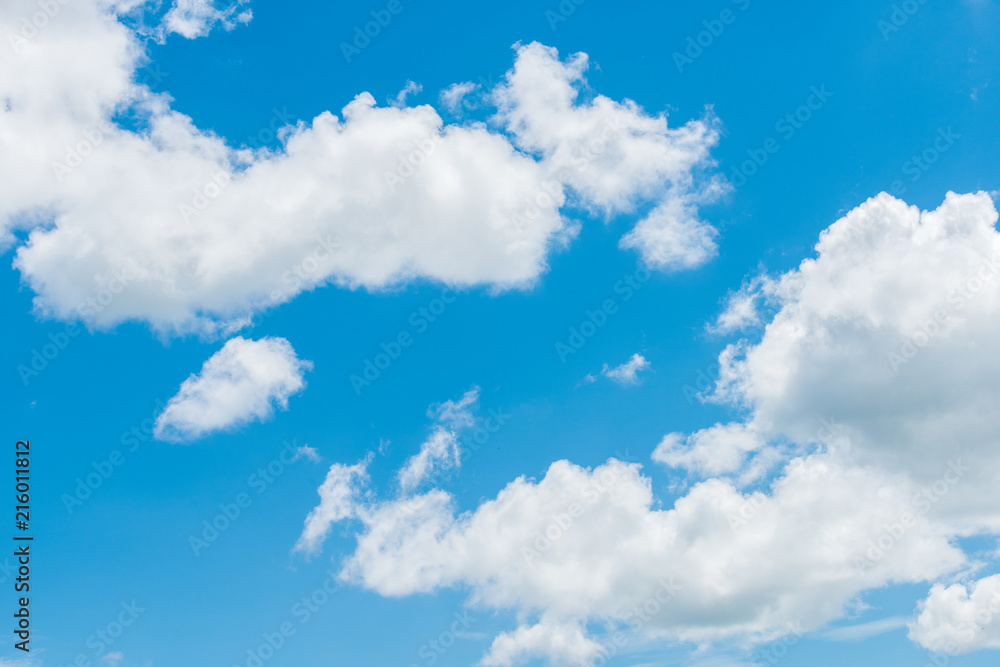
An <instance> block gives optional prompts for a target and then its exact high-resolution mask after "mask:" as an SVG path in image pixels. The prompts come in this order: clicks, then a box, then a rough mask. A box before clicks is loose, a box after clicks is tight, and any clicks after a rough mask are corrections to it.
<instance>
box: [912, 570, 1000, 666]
mask: <svg viewBox="0 0 1000 667" xmlns="http://www.w3.org/2000/svg"><path fill="white" fill-rule="evenodd" d="M909 637H910V639H912V640H913V641H915V642H916V643H918V644H920V645H921V646H923V647H924V648H926V649H928V650H930V651H935V652H943V653H947V654H949V655H958V654H961V653H970V652H972V651H977V650H980V649H984V648H993V649H996V648H1000V575H996V574H995V575H993V576H991V577H985V578H983V579H980V580H978V581H974V582H972V586H971V587H966V586H964V585H962V584H952V585H951V586H944V585H942V584H935V585H934V587H933V588H931V590H930V593H929V594H928V595H927V598H926V599H925V600H923V601H922V602H921V603H920V613H919V615H918V616H917V618H916V620H915V621H914V622H912V623H911V624H910V633H909Z"/></svg>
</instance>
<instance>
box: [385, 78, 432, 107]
mask: <svg viewBox="0 0 1000 667" xmlns="http://www.w3.org/2000/svg"><path fill="white" fill-rule="evenodd" d="M423 89H424V87H423V86H421V85H420V84H419V83H414V82H413V81H407V82H406V85H405V86H404V87H403V89H402V90H401V91H399V92H398V93H396V99H394V100H390V102H389V103H390V104H392V106H394V107H396V108H397V109H402V108H403V107H405V106H406V96H407V95H410V94H414V95H415V94H417V93H419V92H420V91H421V90H423Z"/></svg>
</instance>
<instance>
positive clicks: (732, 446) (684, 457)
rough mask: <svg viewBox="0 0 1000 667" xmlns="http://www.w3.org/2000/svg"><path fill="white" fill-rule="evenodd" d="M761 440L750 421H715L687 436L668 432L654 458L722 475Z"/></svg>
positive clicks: (740, 463) (739, 465) (733, 469)
mask: <svg viewBox="0 0 1000 667" xmlns="http://www.w3.org/2000/svg"><path fill="white" fill-rule="evenodd" d="M764 444H765V443H764V439H763V438H762V437H761V436H760V434H759V433H758V432H757V430H756V429H755V428H754V426H753V425H752V424H751V425H746V424H716V425H714V426H711V427H709V428H705V429H701V430H700V431H697V432H695V433H692V434H691V435H689V436H686V437H685V436H684V434H683V433H670V434H667V435H666V436H664V437H663V440H661V441H660V444H659V445H658V446H657V447H656V449H655V450H654V451H653V460H654V461H657V462H659V463H663V464H666V465H668V466H671V467H674V468H685V469H687V470H690V471H693V472H697V473H700V474H702V475H704V476H710V475H723V474H728V473H733V472H736V471H737V470H739V469H740V468H742V467H743V464H744V462H745V461H746V458H747V455H748V454H749V453H750V452H754V451H757V450H759V449H760V448H761V447H763V446H764Z"/></svg>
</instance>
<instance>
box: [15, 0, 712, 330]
mask: <svg viewBox="0 0 1000 667" xmlns="http://www.w3.org/2000/svg"><path fill="white" fill-rule="evenodd" d="M36 9H37V8H36V6H35V4H34V3H33V2H32V0H12V1H11V2H5V3H3V5H2V7H0V32H3V33H4V34H6V33H8V32H11V33H15V34H16V33H18V32H19V31H20V30H21V18H22V17H23V16H24V15H28V14H30V13H31V12H33V11H36ZM110 11H111V10H109V9H108V7H107V5H106V4H104V3H103V2H102V1H101V0H74V2H72V3H68V4H66V5H61V10H60V12H61V13H60V16H59V17H57V18H58V19H59V20H53V21H51V22H50V23H49V25H47V26H46V27H45V29H44V30H41V31H39V32H38V34H37V35H34V36H33V37H32V38H31V39H28V40H22V41H24V42H25V43H24V44H23V45H19V46H18V48H14V49H3V50H0V51H2V55H0V59H2V62H0V99H3V100H7V107H6V109H5V111H4V112H3V113H0V139H2V141H3V142H4V145H5V150H4V151H3V153H2V154H0V226H2V227H3V229H4V230H5V234H6V236H5V237H4V238H5V239H6V242H7V243H8V244H9V243H12V242H13V240H14V237H13V236H12V235H11V234H10V230H11V229H12V228H16V227H19V228H22V229H29V230H30V235H29V236H28V238H27V241H26V242H24V243H23V244H21V245H20V246H19V247H18V248H17V251H16V256H15V266H16V268H17V269H18V270H19V271H20V272H21V275H22V278H23V280H24V281H25V283H26V284H27V285H28V286H29V287H30V288H31V289H32V290H33V291H34V292H35V294H36V298H35V306H36V309H37V310H38V311H39V312H40V313H42V314H45V315H49V316H53V317H57V318H60V319H67V320H70V319H83V320H85V321H87V323H88V324H89V325H91V326H93V327H95V328H108V327H113V326H115V325H117V324H118V323H121V322H123V321H128V320H137V321H144V322H147V323H149V324H151V325H152V326H153V327H155V328H157V329H159V330H161V331H163V332H166V333H185V332H190V331H196V332H201V333H208V334H219V333H227V332H229V333H231V332H233V331H234V330H235V329H236V328H238V327H240V326H243V325H244V324H246V322H247V321H248V320H249V317H250V315H252V314H253V313H254V312H256V311H258V310H260V309H266V308H270V307H274V306H277V305H280V304H282V303H284V302H286V301H288V300H290V299H292V298H294V297H295V296H296V295H297V294H299V293H301V292H303V291H306V290H311V289H314V288H316V287H320V286H323V285H327V284H336V285H338V286H341V287H346V288H352V289H353V288H367V289H373V290H377V289H384V288H387V287H392V286H395V285H398V284H402V283H405V282H407V281H410V280H416V279H426V280H431V281H436V282H440V283H446V284H449V285H452V286H466V287H472V286H488V287H490V288H494V289H514V288H524V287H527V286H530V285H532V284H533V283H534V282H535V281H536V280H537V279H538V278H539V276H540V275H541V274H542V273H543V272H544V271H545V270H546V268H547V258H548V254H549V252H550V251H551V250H552V249H553V248H554V247H557V246H560V245H562V244H564V243H566V242H567V241H568V240H570V239H571V238H572V236H573V235H574V234H575V232H576V223H573V222H570V221H569V220H568V219H566V218H564V217H563V216H562V215H561V214H560V208H561V207H563V206H564V205H565V204H566V203H567V188H570V189H572V192H573V193H574V194H573V195H572V200H573V202H572V203H574V204H577V205H581V206H583V207H585V208H588V209H594V210H597V211H603V212H605V213H606V214H612V213H618V212H630V211H632V210H634V209H635V207H636V206H638V205H640V204H642V203H644V202H647V201H652V202H656V203H658V205H659V207H668V208H670V207H673V208H672V209H671V210H673V209H674V208H676V209H677V210H683V211H684V214H683V215H682V216H681V217H682V218H683V220H680V221H679V222H678V221H677V220H675V221H674V222H671V223H669V225H674V227H673V228H674V229H675V231H676V232H677V233H676V234H674V232H670V231H668V232H666V235H667V237H669V238H666V239H665V240H664V239H660V241H658V243H660V244H661V245H663V247H664V248H667V247H669V248H672V249H671V250H669V251H663V252H660V251H657V252H656V253H654V254H652V255H650V256H649V261H651V262H652V263H654V264H656V265H658V266H660V265H662V266H667V265H670V266H678V267H679V266H690V265H693V264H696V263H697V262H700V261H702V260H703V259H705V258H707V257H708V254H706V247H707V246H705V245H704V243H702V241H700V240H698V238H699V235H703V234H705V233H709V232H707V231H705V230H708V227H706V226H704V225H702V224H701V223H699V222H697V221H694V219H693V218H692V217H691V216H693V215H694V213H693V209H692V208H691V207H692V206H693V205H694V203H695V202H696V201H697V200H699V198H700V197H701V196H702V195H704V194H705V193H707V192H709V191H711V190H712V189H713V187H714V186H712V185H709V186H703V185H701V183H702V181H706V182H709V183H710V181H708V180H706V179H705V178H703V177H702V172H703V171H704V170H705V169H706V168H709V167H711V161H710V159H709V157H708V151H709V149H710V148H711V146H712V145H714V143H715V142H716V139H717V132H716V130H715V129H714V128H713V126H712V123H711V122H709V121H693V122H691V123H688V124H687V125H683V126H680V127H677V128H668V127H667V123H666V119H665V117H664V116H662V115H660V116H649V115H647V114H645V113H644V112H643V111H642V110H641V109H640V108H639V107H638V106H637V105H635V104H634V103H632V102H628V101H626V102H624V103H621V104H619V103H617V102H613V101H611V100H609V99H608V98H606V97H600V96H599V97H597V98H596V99H594V100H593V101H592V102H589V103H577V101H576V99H575V98H576V96H577V93H576V91H577V90H578V89H580V88H582V87H583V86H584V85H585V80H584V78H583V71H584V69H585V68H584V64H585V62H586V58H585V57H584V56H574V57H571V58H570V59H569V61H567V62H566V63H563V62H561V61H560V60H559V59H558V55H557V54H556V52H555V51H554V50H551V49H547V48H545V47H542V46H540V45H537V44H532V45H529V46H526V47H521V48H520V49H519V50H518V51H517V57H516V61H515V65H514V69H513V70H512V72H511V73H510V74H509V75H508V78H507V82H506V83H505V84H503V85H502V86H501V87H500V89H499V90H498V91H497V92H496V94H495V95H493V99H495V100H497V101H498V103H499V104H500V105H501V107H500V108H501V113H500V118H501V119H502V120H501V122H502V123H505V124H504V126H503V128H502V129H503V130H506V133H505V132H504V131H498V130H497V129H491V126H487V125H484V124H481V123H480V124H475V123H470V124H463V125H447V126H446V125H445V124H444V122H443V121H442V119H441V117H440V116H439V115H438V113H437V112H436V111H435V110H434V109H433V108H431V107H430V106H417V107H401V108H394V107H388V108H383V107H378V106H376V104H375V100H374V99H373V98H372V96H371V95H370V94H368V93H360V94H359V95H357V97H356V98H355V99H354V100H353V101H352V102H350V103H349V104H347V105H346V106H345V107H344V108H343V110H342V113H341V117H337V116H335V115H333V114H332V113H329V112H324V113H322V114H320V115H318V116H317V117H316V118H314V119H312V120H311V121H310V122H300V123H298V124H297V125H294V126H291V125H289V126H286V127H284V128H282V129H280V130H279V132H278V134H279V135H280V136H281V138H282V145H281V147H280V148H277V149H274V150H265V149H261V150H256V151H253V150H250V149H242V150H237V149H235V148H233V147H232V146H231V145H230V144H228V143H227V142H226V141H225V140H224V139H223V138H221V137H218V136H216V135H214V134H212V133H210V132H207V131H204V130H201V129H199V128H198V127H197V126H196V125H195V123H194V121H193V120H192V119H191V118H189V117H187V116H184V115H183V114H180V113H178V112H176V111H173V110H171V108H170V101H171V100H170V98H169V97H168V96H166V95H164V94H155V93H152V92H150V90H149V89H148V88H147V87H145V86H143V85H139V84H137V83H136V82H135V81H134V76H135V72H136V70H137V67H138V66H139V65H140V64H141V63H142V62H143V58H144V53H143V46H142V43H141V42H140V40H139V39H138V38H137V36H136V35H135V34H133V33H132V32H130V30H129V29H128V28H127V27H125V26H124V25H122V24H121V23H120V22H118V21H117V20H116V18H115V17H114V16H113V15H112V14H110V13H109V12H110ZM229 11H230V9H214V6H213V5H209V4H207V3H205V2H189V3H183V4H178V5H176V6H175V7H174V8H173V9H172V10H171V13H172V15H173V16H175V17H177V18H176V20H175V23H174V24H172V25H175V29H176V30H178V31H181V32H182V34H185V35H189V36H193V35H197V34H202V33H203V32H205V31H206V30H207V29H208V26H209V25H210V21H215V20H216V18H218V17H217V16H216V14H215V13H213V12H222V13H227V12H229ZM236 18H239V16H236ZM171 20H174V19H171ZM168 23H169V21H168ZM79 53H87V54H88V57H87V58H86V59H81V58H78V57H76V54H79ZM553 96H554V97H553ZM553 103H554V104H553ZM126 112H131V113H132V114H133V115H135V116H137V117H138V119H139V121H140V123H139V124H140V126H141V127H142V130H141V131H135V132H133V131H130V130H127V129H125V128H123V127H120V126H118V125H115V124H113V123H111V119H112V118H113V117H114V114H118V113H126ZM553 125H554V126H555V127H557V129H558V132H556V133H555V134H554V135H551V136H550V133H549V132H548V129H549V128H550V127H552V126H553ZM606 131H607V132H609V133H610V134H609V135H608V138H607V139H606V140H602V139H601V135H602V133H604V132H606ZM509 133H513V135H509ZM509 136H513V138H514V143H513V144H512V140H511V139H510V138H509ZM540 137H543V138H544V139H540ZM602 141H603V145H604V148H603V149H602V150H600V151H597V150H596V148H597V147H599V145H600V144H601V142H602ZM594 142H596V143H594ZM536 158H537V159H536ZM675 202H682V203H678V204H676V205H675ZM678 207H679V208H678ZM654 217H656V216H654ZM675 217H676V216H675ZM651 219H652V218H651ZM657 219H658V218H657ZM671 219H674V218H671ZM644 224H645V225H648V224H650V223H648V222H643V223H640V225H644ZM656 224H657V225H659V223H656ZM669 225H668V227H669ZM661 226H662V225H661ZM699 230H700V231H699ZM709 235H710V233H709ZM670 239H673V240H670ZM692 240H693V241H694V243H693V245H692ZM640 245H641V249H642V251H643V252H644V253H647V248H648V247H652V246H649V245H648V244H645V243H642V244H640ZM664 253H666V254H664ZM647 254H648V253H647Z"/></svg>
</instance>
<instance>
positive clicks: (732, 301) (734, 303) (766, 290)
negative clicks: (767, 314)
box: [708, 275, 778, 334]
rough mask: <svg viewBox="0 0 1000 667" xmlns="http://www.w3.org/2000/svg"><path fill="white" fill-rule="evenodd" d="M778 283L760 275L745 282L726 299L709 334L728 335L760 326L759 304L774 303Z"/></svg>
mask: <svg viewBox="0 0 1000 667" xmlns="http://www.w3.org/2000/svg"><path fill="white" fill-rule="evenodd" d="M777 288H778V283H777V282H775V281H774V280H772V279H771V278H770V276H767V275H760V276H757V277H755V278H754V279H753V280H750V281H749V282H746V283H744V284H743V286H742V287H740V289H739V290H738V291H736V292H733V293H731V294H730V295H729V296H728V297H727V299H726V307H725V309H724V310H723V312H722V313H721V314H720V315H719V317H718V319H716V321H715V323H714V324H713V325H710V326H709V327H708V330H709V331H710V332H711V333H716V334H730V333H733V332H735V331H742V330H743V329H748V328H751V327H759V326H761V324H762V321H761V313H760V306H761V302H762V301H763V302H770V301H774V300H775V299H776V297H777V294H776V290H777Z"/></svg>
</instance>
